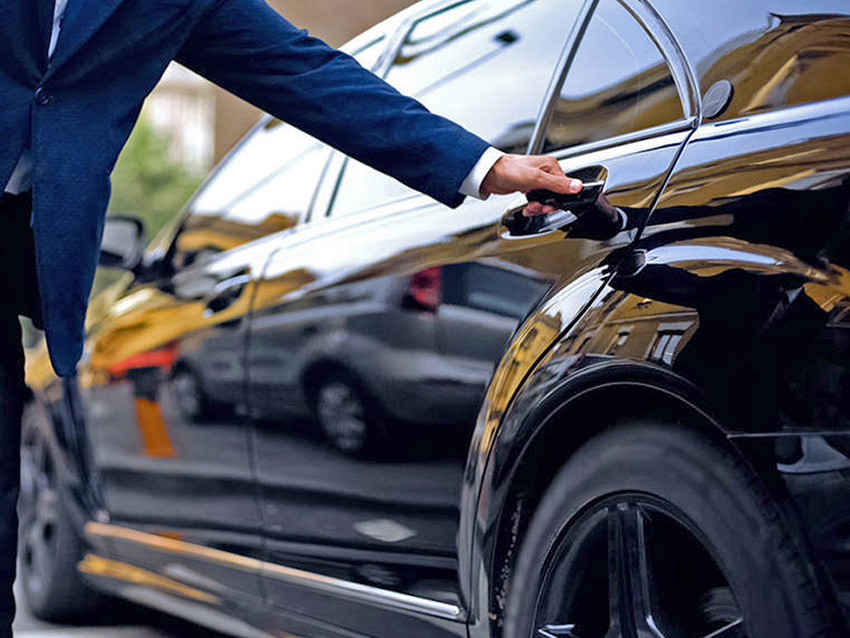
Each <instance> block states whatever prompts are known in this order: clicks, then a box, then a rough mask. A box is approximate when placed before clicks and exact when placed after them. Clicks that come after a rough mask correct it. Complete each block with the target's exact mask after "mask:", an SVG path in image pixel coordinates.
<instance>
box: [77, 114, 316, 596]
mask: <svg viewBox="0 0 850 638" xmlns="http://www.w3.org/2000/svg"><path fill="white" fill-rule="evenodd" d="M329 152H330V151H329V149H327V147H324V146H323V145H321V144H320V143H318V142H317V141H316V140H314V139H312V138H309V137H308V136H306V135H304V134H302V133H300V132H299V131H296V130H295V129H291V128H289V127H286V126H284V125H282V124H281V123H280V122H278V121H277V120H273V119H271V118H266V119H264V120H263V121H262V122H260V124H259V125H258V126H257V127H256V128H255V130H254V131H253V132H252V133H251V134H250V135H249V136H248V137H247V138H246V140H245V141H244V142H243V143H242V144H241V145H240V146H239V148H238V149H237V150H236V151H235V152H234V153H233V154H232V155H231V156H230V158H229V159H228V160H226V161H225V163H224V164H223V165H222V167H221V168H219V169H218V170H217V171H216V173H215V174H214V175H213V177H212V178H211V179H210V180H209V181H208V183H207V184H206V185H205V186H204V187H203V188H202V189H201V190H200V191H199V193H198V194H197V196H196V197H195V198H194V199H193V201H192V202H191V203H190V205H189V207H188V210H187V213H186V215H185V216H184V217H183V219H181V220H178V222H177V223H175V225H174V226H173V228H167V229H165V230H164V231H163V233H162V235H161V236H160V237H159V238H157V239H155V240H154V242H153V244H152V246H151V248H150V249H149V251H148V257H147V260H146V262H147V265H146V266H145V267H144V268H143V269H142V272H141V275H140V277H139V279H138V280H137V281H135V282H132V283H130V284H129V287H128V286H127V282H126V280H125V281H123V282H118V284H116V287H115V288H114V289H113V290H107V291H106V292H105V293H103V295H101V297H100V298H98V300H96V302H95V308H94V313H93V314H95V315H96V316H97V319H96V321H95V323H93V324H92V329H91V332H90V335H89V338H88V341H87V346H86V348H87V356H86V358H85V361H84V364H83V366H82V367H81V373H80V377H79V378H80V384H81V386H82V388H83V396H84V402H85V405H86V408H87V416H88V423H87V427H88V433H89V439H90V441H91V444H92V449H93V459H94V468H95V474H96V476H97V478H98V480H99V483H100V485H101V487H102V498H103V501H104V502H103V508H104V519H103V520H102V521H100V522H97V523H93V524H90V525H89V526H88V528H87V532H88V533H89V534H90V535H92V536H95V537H105V538H107V539H108V541H109V542H110V543H111V545H112V547H113V548H114V551H115V556H116V557H117V558H118V559H120V561H122V562H123V563H125V564H129V565H133V566H134V567H135V568H137V569H138V568H140V569H143V570H145V573H148V574H155V576H152V577H150V578H148V579H146V580H145V582H148V581H150V582H157V583H164V584H165V585H164V586H165V587H166V589H167V590H169V591H170V593H177V594H180V595H184V596H188V597H190V598H191V597H195V598H197V600H199V601H201V602H210V601H211V600H214V601H216V602H217V604H221V599H222V598H227V599H231V600H232V599H234V598H239V597H242V598H244V597H245V596H248V597H252V598H255V599H259V598H261V590H260V582H259V578H258V570H257V566H258V560H259V558H260V550H261V534H260V520H261V518H260V511H259V509H258V502H257V499H256V490H255V484H254V476H253V471H252V470H253V465H252V463H253V461H252V457H251V453H250V443H251V441H250V438H249V433H248V428H247V417H246V408H245V405H246V403H245V397H244V391H245V385H244V381H245V368H244V365H243V357H244V348H245V339H246V334H247V333H246V329H245V326H246V324H245V317H246V315H247V313H248V310H249V307H250V300H251V298H252V296H253V294H254V286H255V281H256V279H257V277H259V275H260V274H261V273H262V269H263V266H264V265H265V263H266V261H267V260H268V258H269V256H270V255H271V254H272V253H273V252H274V251H275V250H276V249H277V246H278V244H277V241H278V240H277V239H276V238H277V237H279V236H281V235H287V234H296V233H297V225H298V224H299V222H301V221H303V220H304V219H305V218H306V215H307V210H308V208H309V204H310V201H311V197H312V191H313V190H314V189H315V187H316V185H317V184H318V182H319V179H320V176H321V174H322V169H323V167H324V166H325V164H326V163H327V159H328V156H329ZM310 183H312V188H311V187H310ZM296 186H297V188H295V187H296ZM130 279H132V276H131V277H130ZM86 569H87V570H88V571H90V572H94V573H96V572H98V571H99V570H100V571H103V570H106V571H108V572H109V573H107V574H104V575H107V576H113V577H116V576H117V577H120V576H121V574H122V573H123V574H124V575H125V576H126V574H128V573H129V574H132V573H135V572H132V570H130V571H125V572H121V571H120V570H117V569H116V568H115V566H114V565H112V564H110V563H103V562H98V561H94V562H90V563H89V564H87V566H86ZM140 573H141V572H140ZM151 578H153V579H154V580H151ZM145 595H153V594H150V593H148V594H145Z"/></svg>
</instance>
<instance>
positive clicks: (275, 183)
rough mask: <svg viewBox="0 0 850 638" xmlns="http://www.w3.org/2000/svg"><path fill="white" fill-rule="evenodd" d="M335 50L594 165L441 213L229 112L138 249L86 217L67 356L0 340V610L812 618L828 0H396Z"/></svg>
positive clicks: (828, 130)
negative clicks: (6, 379)
mask: <svg viewBox="0 0 850 638" xmlns="http://www.w3.org/2000/svg"><path fill="white" fill-rule="evenodd" d="M348 50H349V51H351V52H352V53H354V54H356V55H357V56H358V57H359V59H360V60H361V62H362V63H363V64H364V65H367V66H369V67H371V68H373V69H374V70H375V71H376V72H377V73H379V74H382V75H384V76H385V77H386V78H387V80H388V81H389V82H391V83H393V84H394V85H396V86H397V87H399V88H400V89H401V90H403V91H405V92H407V93H409V94H412V95H415V96H417V97H418V98H419V99H421V100H422V101H424V102H425V103H426V104H427V105H428V106H429V107H430V108H432V109H433V110H435V111H437V112H439V113H441V114H444V115H446V116H448V117H450V118H453V119H455V120H457V121H459V122H460V123H462V124H464V125H465V126H467V127H469V128H470V129H472V130H473V131H475V132H477V133H479V134H480V135H482V136H484V137H485V138H487V139H488V140H490V141H491V142H492V143H493V144H494V145H496V146H498V147H500V148H502V149H505V150H508V151H512V152H534V153H537V152H546V153H551V154H553V155H554V156H556V157H557V158H558V159H559V161H560V162H561V165H562V167H563V169H564V170H565V171H566V172H568V173H570V174H579V175H581V176H582V177H583V178H584V179H585V180H586V181H588V182H600V183H601V186H599V187H597V189H596V191H595V192H594V193H592V194H593V195H594V197H586V198H585V199H584V200H583V201H582V202H580V203H573V204H570V205H569V206H565V209H566V210H563V211H558V212H556V213H553V214H552V215H551V216H549V217H544V218H535V219H534V220H529V219H528V218H525V217H524V216H522V214H521V211H522V207H523V203H524V201H525V200H524V198H522V197H491V198H490V199H489V200H487V201H476V200H469V201H467V202H466V203H465V204H464V205H463V206H462V207H461V208H459V209H457V210H450V209H448V208H445V207H443V206H441V205H439V204H436V203H434V202H433V201H430V200H429V199H428V198H426V197H424V196H421V195H418V194H416V193H413V192H411V191H410V190H408V189H407V188H405V187H404V186H402V185H400V184H398V183H396V182H394V181H393V180H391V179H389V178H386V177H383V176H381V175H380V174H377V173H376V172H374V171H372V170H371V169H369V168H368V167H365V166H363V165H361V164H358V163H357V162H355V161H353V160H351V159H348V158H346V157H344V156H341V155H339V154H337V153H335V152H334V151H332V150H331V149H329V148H327V147H326V146H324V145H323V144H322V143H320V142H318V141H316V140H313V139H311V138H309V137H307V136H305V135H304V134H302V133H300V132H299V131H297V130H295V129H293V128H291V127H289V126H286V125H283V124H281V123H280V122H278V121H276V120H273V119H270V118H265V119H263V120H262V121H261V122H260V123H259V124H258V125H257V127H256V128H255V129H253V131H252V132H251V133H250V134H249V135H248V136H247V137H246V138H245V139H244V141H243V142H242V143H241V144H240V145H239V146H238V147H237V148H236V149H235V150H234V151H233V152H232V153H231V154H230V156H229V157H228V158H227V159H226V160H225V161H224V162H223V163H222V164H221V166H220V167H219V168H218V169H216V171H215V172H214V173H213V174H212V176H211V177H210V178H209V180H208V181H207V183H206V184H205V185H204V186H203V187H202V188H201V189H200V190H199V192H198V193H197V194H196V196H195V197H193V199H192V200H191V201H190V203H189V204H188V205H187V207H186V209H185V211H184V212H183V213H182V214H181V215H180V216H179V219H177V220H176V221H175V223H174V225H173V226H171V227H169V228H168V229H166V230H165V231H164V232H163V233H162V234H161V235H160V236H158V237H157V238H155V239H154V240H153V242H152V243H151V244H150V245H149V246H148V247H147V248H146V249H145V250H144V251H142V250H141V247H142V246H143V245H144V244H143V238H142V233H141V232H140V226H139V224H138V223H137V222H134V221H132V220H128V219H122V218H116V219H112V220H110V221H109V222H108V224H107V232H106V238H105V240H104V263H107V264H108V265H110V266H111V267H113V268H115V267H119V268H121V269H123V270H124V271H125V272H124V274H123V275H122V277H121V279H120V280H119V281H117V282H116V283H115V284H114V285H112V286H111V287H110V288H108V289H107V290H105V291H104V292H103V293H101V295H100V296H99V297H98V298H97V299H95V300H94V303H93V304H92V309H91V312H90V316H89V323H88V339H87V344H86V350H85V352H86V355H85V358H84V360H83V362H82V363H81V366H80V369H79V373H78V375H77V376H76V377H75V378H70V379H65V380H60V379H58V378H56V377H55V375H54V374H53V373H52V371H51V370H50V367H49V363H48V360H47V358H46V354H45V352H44V351H43V350H36V351H31V352H30V353H29V355H30V356H29V362H28V376H27V379H28V384H29V387H30V389H31V390H32V400H31V401H30V402H29V404H28V406H27V410H26V414H25V422H24V441H25V448H24V463H23V468H24V469H23V488H22V504H21V511H22V569H21V574H20V576H21V581H22V583H23V589H24V592H25V594H26V598H27V602H28V604H29V605H30V607H31V608H32V609H33V610H34V612H35V613H36V615H38V616H39V617H41V618H46V619H58V618H63V617H67V616H69V615H74V614H79V613H80V612H81V611H82V610H88V609H91V610H94V609H96V607H95V603H97V602H98V600H99V599H100V598H101V597H100V596H99V594H100V593H107V594H110V595H113V596H119V597H122V598H126V599H128V600H130V601H134V602H136V603H139V604H142V605H148V606H150V607H154V608H158V609H161V610H164V611H166V612H168V613H171V614H177V615H180V616H183V617H185V618H188V619H190V620H193V621H195V622H198V623H200V624H204V625H207V626H210V627H213V628H215V629H217V630H219V631H224V632H227V633H232V634H234V635H239V636H282V635H293V634H294V635H301V636H333V637H342V636H373V637H387V638H398V637H401V636H405V637H407V636H411V637H414V636H415V637H433V638H437V637H443V636H456V637H458V636H463V637H466V636H469V637H470V638H497V637H501V636H507V637H508V638H530V637H532V636H534V637H549V638H551V637H554V636H559V637H565V636H571V637H580V638H603V637H608V638H615V637H626V638H637V637H638V636H640V637H649V636H654V637H656V638H659V637H664V638H678V637H688V638H690V637H702V638H708V637H722V638H732V637H733V636H734V637H739V636H748V637H749V638H783V637H785V638H803V637H812V638H813V637H815V636H818V637H821V636H832V635H835V636H839V635H847V633H846V632H847V629H848V627H847V624H846V617H847V614H848V613H850V570H848V565H850V400H848V397H850V366H849V365H848V363H850V329H849V328H850V208H848V204H850V74H848V73H847V69H848V68H850V6H848V4H847V2H846V0H817V1H816V2H813V1H812V0H713V1H711V2H708V1H703V0H694V1H693V2H687V3H683V2H681V1H680V0H589V1H585V0H466V1H458V0H451V1H447V0H439V1H436V2H434V1H428V2H425V3H421V4H417V5H415V6H414V7H412V8H411V9H409V10H407V11H405V12H403V13H401V14H399V15H398V16H396V17H394V18H392V19H390V20H389V21H387V22H385V23H383V24H381V25H379V26H377V27H376V28H374V29H372V30H370V31H369V32H367V33H366V34H364V35H363V36H362V37H360V38H358V39H357V40H355V41H354V42H353V43H351V45H350V46H349V48H348ZM128 238H129V239H128ZM140 253H143V254H142V255H141V257H138V256H137V255H139V254H140ZM319 426H322V427H319ZM322 428H323V429H324V430H325V432H326V434H327V435H329V437H330V438H329V440H328V439H327V437H326V435H325V434H323V433H322ZM328 442H330V443H331V444H332V445H329V444H328ZM375 444H377V447H373V448H372V450H370V449H369V448H370V446H373V445H375ZM376 450H379V452H378V453H372V452H373V451H376ZM343 452H345V453H343ZM92 613H95V612H94V611H93V612H92Z"/></svg>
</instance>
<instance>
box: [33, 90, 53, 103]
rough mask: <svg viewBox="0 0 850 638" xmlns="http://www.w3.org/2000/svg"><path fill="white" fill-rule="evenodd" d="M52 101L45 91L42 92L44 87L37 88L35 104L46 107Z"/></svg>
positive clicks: (51, 97)
mask: <svg viewBox="0 0 850 638" xmlns="http://www.w3.org/2000/svg"><path fill="white" fill-rule="evenodd" d="M51 101H53V96H52V95H50V93H48V92H47V91H45V90H44V87H41V86H40V87H38V88H37V89H36V90H35V102H36V104H40V105H41V106H47V105H48V104H50V102H51Z"/></svg>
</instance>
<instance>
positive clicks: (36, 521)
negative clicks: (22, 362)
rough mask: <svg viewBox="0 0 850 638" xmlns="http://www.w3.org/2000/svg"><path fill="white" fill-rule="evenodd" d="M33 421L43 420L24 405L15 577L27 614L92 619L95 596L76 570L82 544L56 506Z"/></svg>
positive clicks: (52, 475) (55, 488)
mask: <svg viewBox="0 0 850 638" xmlns="http://www.w3.org/2000/svg"><path fill="white" fill-rule="evenodd" d="M39 418H43V416H42V415H41V413H40V411H39V409H38V407H37V406H36V405H35V404H30V405H29V406H27V408H26V410H25V411H24V417H23V437H22V439H23V440H22V448H21V497H20V504H19V512H20V519H21V520H20V541H19V547H20V549H19V555H20V573H19V575H18V578H19V580H20V582H21V585H22V590H23V593H24V597H25V600H26V602H27V606H28V607H29V609H30V611H31V612H32V613H33V615H34V616H35V617H36V618H39V619H40V620H45V621H51V622H62V621H67V620H75V619H79V618H85V617H86V616H90V615H92V614H93V613H94V612H95V610H96V609H97V608H98V606H99V604H100V602H101V597H100V595H99V594H97V593H96V592H95V591H93V590H92V589H90V588H89V586H88V585H87V584H86V583H85V582H84V581H83V579H82V577H81V576H80V573H79V571H78V570H77V563H78V562H79V561H80V559H81V558H82V557H83V556H82V554H83V552H82V549H83V547H82V541H81V540H80V537H79V536H78V535H77V532H76V530H75V528H74V524H73V521H72V520H71V518H70V515H69V513H68V511H67V509H66V507H65V505H64V503H63V502H62V498H61V495H60V490H59V484H58V482H59V475H58V472H57V467H56V465H55V464H54V459H53V455H52V453H51V451H50V446H49V444H48V442H47V439H46V437H45V434H44V432H43V431H42V427H41V426H40V423H39Z"/></svg>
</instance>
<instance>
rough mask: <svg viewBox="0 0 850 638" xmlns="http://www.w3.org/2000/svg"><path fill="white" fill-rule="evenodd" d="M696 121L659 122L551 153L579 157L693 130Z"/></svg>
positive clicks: (562, 156)
mask: <svg viewBox="0 0 850 638" xmlns="http://www.w3.org/2000/svg"><path fill="white" fill-rule="evenodd" d="M696 122H697V120H696V118H691V119H689V120H676V121H675V122H669V123H667V124H659V125H658V126H651V127H650V128H645V129H641V130H639V131H635V132H634V133H625V134H623V135H618V136H616V137H609V138H607V139H604V140H598V141H596V142H589V143H587V144H580V145H578V146H569V147H566V148H562V149H558V150H556V151H552V152H551V153H549V154H550V155H552V156H553V157H556V158H558V159H559V160H561V159H566V158H569V157H577V156H579V155H587V154H589V153H593V152H596V151H604V150H606V149H609V148H615V147H617V146H625V145H627V144H632V143H634V142H642V141H644V140H649V139H653V138H660V137H664V136H665V135H670V134H671V133H680V132H684V131H692V130H694V129H695V128H696Z"/></svg>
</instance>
